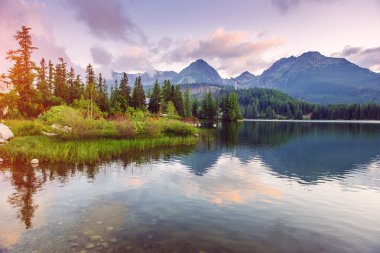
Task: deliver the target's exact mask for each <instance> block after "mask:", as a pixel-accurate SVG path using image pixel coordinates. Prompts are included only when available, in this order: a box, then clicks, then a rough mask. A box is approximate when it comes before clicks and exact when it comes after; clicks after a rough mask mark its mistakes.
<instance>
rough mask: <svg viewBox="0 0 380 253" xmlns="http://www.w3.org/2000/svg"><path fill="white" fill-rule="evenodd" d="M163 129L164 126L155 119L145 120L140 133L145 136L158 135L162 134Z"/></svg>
mask: <svg viewBox="0 0 380 253" xmlns="http://www.w3.org/2000/svg"><path fill="white" fill-rule="evenodd" d="M161 131H162V127H161V125H160V124H158V123H157V122H155V121H153V120H145V121H144V122H143V129H142V132H141V133H140V134H141V135H142V136H144V137H157V136H159V135H160V134H161Z"/></svg>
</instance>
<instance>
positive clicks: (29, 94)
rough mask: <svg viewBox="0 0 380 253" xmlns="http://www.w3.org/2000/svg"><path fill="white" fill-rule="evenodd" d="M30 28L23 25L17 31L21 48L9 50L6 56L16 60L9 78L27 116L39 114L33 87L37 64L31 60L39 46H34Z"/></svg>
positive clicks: (19, 104)
mask: <svg viewBox="0 0 380 253" xmlns="http://www.w3.org/2000/svg"><path fill="white" fill-rule="evenodd" d="M30 30H31V28H29V27H25V26H22V27H21V30H19V31H17V32H16V35H15V36H14V38H15V39H16V41H17V43H18V45H19V48H18V49H16V50H9V51H8V52H7V57H6V58H7V59H9V60H11V61H13V62H14V65H13V66H12V67H11V68H10V70H9V74H8V78H9V79H10V80H11V83H12V84H13V85H14V87H15V89H16V91H17V92H18V94H19V98H20V99H19V100H18V102H17V104H18V107H19V108H18V109H19V110H20V111H21V113H22V114H23V115H25V116H27V117H29V116H37V114H38V113H39V112H38V108H37V106H36V105H35V104H34V103H33V102H34V100H35V98H36V90H35V89H34V87H33V82H34V79H35V76H36V74H35V72H34V70H35V69H36V64H35V63H34V62H33V61H32V60H31V56H32V53H33V51H34V50H35V49H37V48H36V47H34V46H33V43H32V38H31V36H30Z"/></svg>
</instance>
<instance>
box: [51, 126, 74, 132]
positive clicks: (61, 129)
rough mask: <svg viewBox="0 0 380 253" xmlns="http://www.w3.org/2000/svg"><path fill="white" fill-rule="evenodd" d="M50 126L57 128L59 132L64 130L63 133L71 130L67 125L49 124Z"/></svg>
mask: <svg viewBox="0 0 380 253" xmlns="http://www.w3.org/2000/svg"><path fill="white" fill-rule="evenodd" d="M51 128H53V129H54V130H58V131H60V132H64V133H69V132H71V130H72V128H71V127H69V126H61V125H58V124H53V125H51Z"/></svg>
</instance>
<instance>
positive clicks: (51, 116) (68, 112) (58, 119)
mask: <svg viewBox="0 0 380 253" xmlns="http://www.w3.org/2000/svg"><path fill="white" fill-rule="evenodd" d="M39 118H40V119H41V120H42V121H44V122H45V123H47V124H49V125H51V124H59V125H62V126H70V127H71V125H72V124H73V122H77V121H81V120H83V119H84V118H83V116H82V115H81V114H80V112H79V111H78V110H75V109H73V108H71V107H69V106H66V105H59V106H53V107H52V108H50V109H49V110H48V111H46V112H45V113H44V114H42V115H41V116H40V117H39Z"/></svg>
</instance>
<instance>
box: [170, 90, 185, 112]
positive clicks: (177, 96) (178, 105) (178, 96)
mask: <svg viewBox="0 0 380 253" xmlns="http://www.w3.org/2000/svg"><path fill="white" fill-rule="evenodd" d="M173 104H174V107H175V109H176V111H177V113H178V114H179V116H181V117H183V116H184V110H183V98H182V92H181V87H180V86H179V85H176V86H175V88H174V91H173Z"/></svg>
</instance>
